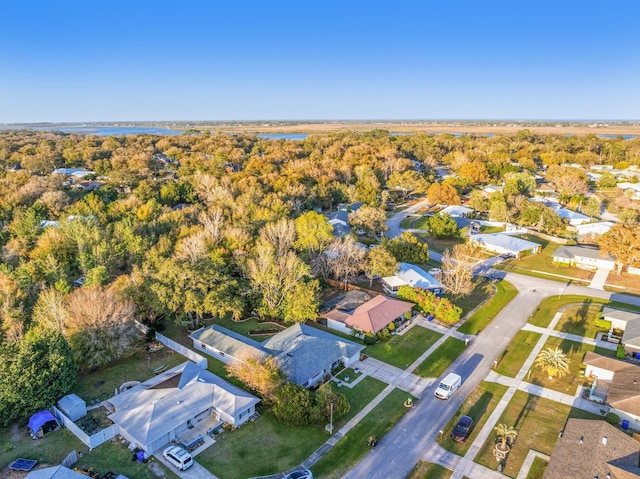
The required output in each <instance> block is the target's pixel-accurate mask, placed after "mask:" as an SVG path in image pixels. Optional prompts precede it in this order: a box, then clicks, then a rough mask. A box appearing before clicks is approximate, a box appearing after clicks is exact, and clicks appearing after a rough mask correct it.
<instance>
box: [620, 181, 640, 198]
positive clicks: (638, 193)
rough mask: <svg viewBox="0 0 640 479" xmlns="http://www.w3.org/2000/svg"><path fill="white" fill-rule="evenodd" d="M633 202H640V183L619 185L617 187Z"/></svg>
mask: <svg viewBox="0 0 640 479" xmlns="http://www.w3.org/2000/svg"><path fill="white" fill-rule="evenodd" d="M616 186H617V187H618V188H620V189H621V190H622V191H624V193H625V195H627V196H628V197H629V198H630V199H632V200H640V183H618V184H617V185H616Z"/></svg>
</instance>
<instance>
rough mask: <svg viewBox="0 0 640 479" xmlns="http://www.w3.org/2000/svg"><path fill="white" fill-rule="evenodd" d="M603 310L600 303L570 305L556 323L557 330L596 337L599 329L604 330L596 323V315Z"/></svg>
mask: <svg viewBox="0 0 640 479" xmlns="http://www.w3.org/2000/svg"><path fill="white" fill-rule="evenodd" d="M601 310H602V304H600V303H596V304H590V303H584V304H582V305H580V306H570V307H568V308H567V309H566V310H565V311H564V313H563V314H562V318H560V321H559V322H558V324H557V325H556V330H557V331H562V332H564V333H569V334H577V335H578V336H583V337H585V338H589V339H595V337H596V334H597V333H598V332H599V331H603V330H602V329H599V328H597V327H596V324H595V320H596V316H597V315H598V313H599V312H600V311H601Z"/></svg>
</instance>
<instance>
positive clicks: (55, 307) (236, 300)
mask: <svg viewBox="0 0 640 479" xmlns="http://www.w3.org/2000/svg"><path fill="white" fill-rule="evenodd" d="M569 163H578V164H581V165H586V166H589V165H594V164H611V165H615V166H617V167H626V166H628V165H631V164H636V165H637V164H640V140H637V139H636V140H631V141H623V140H606V139H600V138H597V137H595V136H593V135H591V136H585V137H577V136H573V137H565V136H560V135H557V136H540V135H536V134H532V133H530V132H528V131H526V130H525V131H521V132H519V133H517V134H515V135H513V136H494V137H484V136H477V137H476V136H471V135H464V136H461V137H456V136H453V135H427V134H415V135H397V136H395V135H389V134H388V132H386V131H383V130H374V131H371V132H368V133H354V132H341V133H335V134H329V135H311V136H309V137H307V138H306V139H305V140H302V141H290V140H269V139H261V138H258V137H255V136H249V135H226V134H208V133H203V134H184V135H181V136H154V135H137V136H123V137H99V136H81V135H70V134H62V133H53V132H42V131H39V132H35V131H2V132H0V221H1V222H2V228H1V230H0V246H1V247H2V258H1V263H0V363H6V358H8V357H10V356H11V357H13V356H16V355H18V356H20V354H21V353H19V352H21V351H29V350H30V349H32V348H40V347H41V344H42V341H41V338H43V337H51V338H52V339H51V341H50V344H51V350H50V351H49V354H51V355H55V362H56V363H57V364H66V363H74V362H75V364H77V365H78V366H79V367H80V368H82V369H93V368H97V367H99V366H100V365H102V364H104V363H106V362H108V361H110V360H112V359H115V358H118V357H121V356H123V355H125V354H127V353H128V352H129V351H130V348H131V347H132V344H133V341H134V338H135V333H133V326H132V320H133V319H137V320H139V321H142V322H144V323H146V324H149V325H152V326H153V325H154V324H155V323H156V322H157V321H158V320H159V318H163V317H164V318H169V319H170V320H172V321H177V322H179V323H180V324H184V325H186V326H188V327H196V326H197V325H198V324H200V323H201V321H202V319H203V318H205V317H206V318H218V317H223V316H225V317H231V318H235V319H237V318H240V317H243V316H244V315H246V314H248V313H249V312H252V311H256V312H258V314H259V315H260V316H262V317H264V318H273V319H276V320H279V321H282V322H284V323H293V322H301V321H306V320H309V319H314V318H315V317H316V313H317V309H318V298H319V293H320V290H321V286H322V284H324V281H325V279H327V278H329V277H332V278H334V279H336V280H338V281H341V282H348V281H350V280H352V279H353V277H354V276H356V275H358V274H360V273H362V272H365V273H367V274H368V275H370V276H371V277H373V275H376V274H380V273H385V272H387V271H389V270H390V269H391V268H392V266H393V265H394V262H398V261H411V260H414V261H413V262H423V261H425V260H426V258H428V251H427V246H426V245H425V244H423V243H421V242H420V241H419V240H418V239H417V238H416V237H415V236H413V235H411V234H405V235H403V237H402V238H397V239H393V240H388V239H383V240H382V241H381V248H383V249H384V250H385V251H384V252H382V251H380V250H379V249H376V248H373V249H372V250H370V252H369V253H367V252H365V251H364V250H362V249H361V248H360V247H359V246H358V245H357V243H356V240H357V239H356V238H354V237H351V236H347V237H345V238H335V237H334V236H333V234H332V227H331V226H330V225H328V224H327V222H326V219H325V217H324V215H322V214H320V212H323V213H326V212H329V211H333V210H335V209H336V207H337V206H338V205H339V204H341V203H350V202H354V201H361V202H364V204H365V206H364V207H363V208H361V209H360V210H358V211H357V212H354V213H351V215H350V221H351V222H352V223H353V224H354V225H355V226H356V227H357V229H359V230H362V231H364V232H366V234H367V237H369V238H371V239H372V241H373V240H375V239H380V238H379V237H378V235H379V233H381V232H383V231H384V229H385V228H386V226H385V223H384V220H385V217H386V216H385V214H386V213H385V211H386V209H387V208H388V207H389V206H391V203H392V202H393V201H401V200H403V199H405V198H406V197H407V196H409V195H412V194H414V195H420V196H422V195H428V197H429V199H430V200H433V202H434V203H440V202H446V203H449V204H456V203H459V202H460V198H461V197H462V196H463V195H468V194H470V193H471V198H470V200H471V206H472V207H473V208H476V209H477V210H478V211H481V212H482V211H484V212H487V213H488V215H489V217H491V218H492V219H498V220H508V221H516V222H520V223H521V224H526V225H538V226H544V227H545V228H547V229H548V230H554V229H560V228H562V227H563V223H562V220H561V219H559V218H557V217H556V216H557V215H556V216H553V214H551V213H552V212H550V211H547V210H546V209H545V208H546V207H544V206H542V205H535V204H529V203H530V202H527V201H526V195H527V194H529V193H530V192H531V191H532V189H533V188H534V187H535V184H536V183H535V178H534V174H535V171H536V169H537V168H539V167H541V166H543V165H544V166H546V167H548V169H550V170H552V169H554V168H555V169H556V171H555V172H554V176H553V178H554V179H553V181H554V182H555V184H556V187H557V188H558V191H560V192H561V194H564V195H565V196H569V197H571V196H572V195H575V194H583V193H584V192H585V185H586V180H585V179H584V178H582V177H581V176H580V175H579V174H577V173H576V172H574V171H572V170H570V169H568V167H566V166H563V165H565V164H569ZM438 165H445V166H448V167H449V168H450V169H451V170H452V171H453V172H455V173H456V174H455V175H452V176H450V177H448V178H447V179H446V180H445V181H444V182H438V180H437V177H436V174H435V167H436V166H438ZM56 168H85V169H87V170H90V171H91V172H93V173H92V174H89V175H88V176H85V177H84V179H83V181H78V180H75V181H73V180H71V181H70V179H69V178H68V177H66V176H65V175H63V174H53V173H52V172H53V170H54V169H56ZM503 181H504V182H505V191H504V192H502V193H494V194H493V195H491V196H490V197H489V198H485V197H483V196H481V195H478V194H477V193H478V191H476V190H473V189H474V188H475V187H476V186H478V185H482V184H486V183H490V182H493V183H502V182H503ZM91 182H92V183H91ZM87 183H91V184H89V185H88V184H87ZM44 221H50V222H57V223H56V224H55V225H52V226H46V225H47V223H43V222H44ZM325 252H328V253H325ZM420 259H422V260H423V261H419V260H420ZM79 278H83V280H84V283H83V284H82V286H79V285H80V283H82V281H78V280H79ZM74 282H75V283H74ZM49 359H51V358H43V361H45V360H49ZM51 360H52V361H53V359H51ZM12 364H13V366H12V365H7V364H4V366H2V367H0V384H2V386H0V417H1V418H3V420H5V421H6V420H10V419H11V418H13V417H15V411H20V410H21V409H20V406H19V404H20V403H19V402H16V401H18V399H16V398H13V399H11V397H12V396H11V394H12V391H10V390H9V389H11V388H10V387H9V386H8V385H11V384H14V383H15V378H14V376H15V375H16V374H17V373H16V371H17V369H16V368H15V367H14V366H15V363H12ZM31 374H33V375H36V376H37V375H38V374H39V373H38V371H37V370H36V371H33V370H32V372H31ZM75 374H76V372H75V370H73V371H72V373H71V376H73V375H75ZM55 384H56V385H57V386H56V387H55V388H52V390H51V391H50V392H49V396H46V397H45V396H42V392H39V391H37V390H34V392H33V394H40V395H41V397H42V399H43V400H44V401H46V400H47V398H49V397H50V398H55V397H58V396H59V393H60V392H62V391H64V390H65V389H67V390H68V388H69V387H71V386H70V384H72V378H70V377H67V376H64V377H60V378H57V380H56V382H55ZM5 389H6V390H5ZM23 413H24V411H23Z"/></svg>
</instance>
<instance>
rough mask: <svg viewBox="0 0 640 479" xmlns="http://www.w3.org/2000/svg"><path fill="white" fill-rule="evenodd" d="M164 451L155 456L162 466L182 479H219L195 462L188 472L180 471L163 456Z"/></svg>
mask: <svg viewBox="0 0 640 479" xmlns="http://www.w3.org/2000/svg"><path fill="white" fill-rule="evenodd" d="M163 450H164V448H162V449H160V451H159V452H157V453H156V454H154V455H153V456H154V457H155V458H156V459H157V460H158V461H160V462H161V463H162V464H164V465H165V466H167V468H168V469H169V470H170V471H171V472H173V473H174V474H175V475H176V476H178V477H179V478H180V479H218V478H217V477H216V476H214V475H213V474H211V473H210V472H209V471H207V470H206V469H205V468H204V466H202V465H201V464H199V463H198V462H197V461H195V460H194V461H193V466H191V467H190V468H189V469H187V470H186V471H179V470H178V469H176V467H175V466H174V465H173V464H171V463H170V462H169V461H167V460H166V459H165V458H164V456H163V455H162V451H163Z"/></svg>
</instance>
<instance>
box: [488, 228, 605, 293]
mask: <svg viewBox="0 0 640 479" xmlns="http://www.w3.org/2000/svg"><path fill="white" fill-rule="evenodd" d="M518 237H520V238H523V239H526V240H528V241H533V242H534V243H538V244H540V245H542V251H540V253H538V254H535V255H531V256H526V257H524V258H522V259H512V260H509V261H506V262H504V263H502V264H500V265H497V266H496V267H497V268H499V269H502V270H505V271H513V272H514V273H521V274H527V275H530V276H542V277H548V276H547V275H545V274H544V273H548V274H551V275H561V276H568V277H571V278H575V279H577V280H582V281H586V282H588V281H591V278H592V277H593V274H594V273H593V272H592V271H586V270H584V269H580V268H573V267H564V266H563V267H561V266H556V265H554V264H553V253H554V252H555V251H556V250H557V249H558V248H559V247H560V246H561V245H559V244H558V243H553V242H550V241H546V240H543V239H542V238H538V237H537V236H533V235H518ZM536 272H541V273H543V274H542V275H541V274H540V273H536Z"/></svg>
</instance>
